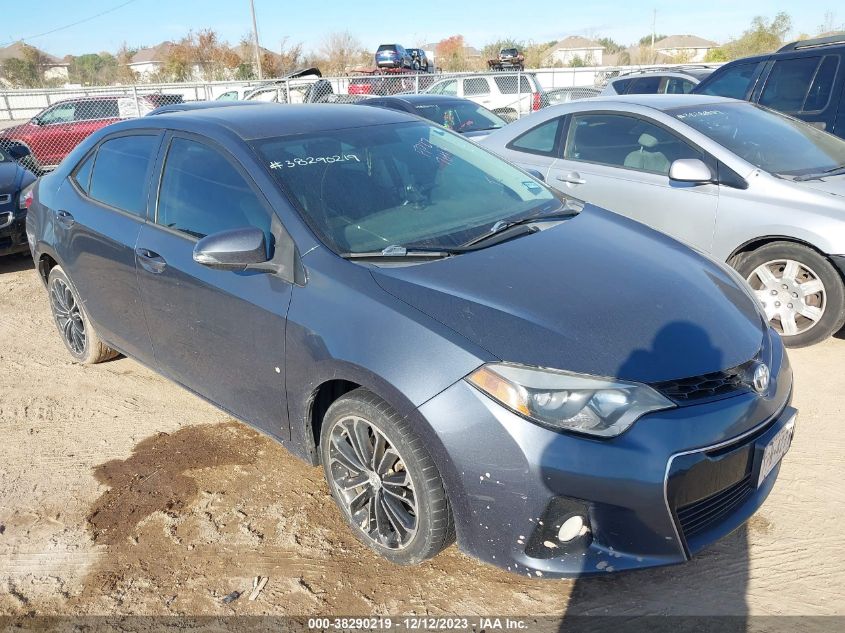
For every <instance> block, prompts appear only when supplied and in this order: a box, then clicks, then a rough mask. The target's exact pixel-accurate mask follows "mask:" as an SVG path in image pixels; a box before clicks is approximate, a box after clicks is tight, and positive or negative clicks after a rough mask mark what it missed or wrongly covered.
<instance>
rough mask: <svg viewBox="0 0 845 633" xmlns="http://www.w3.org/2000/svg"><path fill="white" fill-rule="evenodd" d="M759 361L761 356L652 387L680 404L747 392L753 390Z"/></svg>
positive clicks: (655, 384)
mask: <svg viewBox="0 0 845 633" xmlns="http://www.w3.org/2000/svg"><path fill="white" fill-rule="evenodd" d="M759 362H760V361H759V358H752V359H751V360H749V361H747V362H745V363H742V364H741V365H737V366H736V367H731V368H730V369H725V370H723V371H714V372H711V373H709V374H702V375H700V376H692V377H690V378H679V379H678V380H665V381H663V382H657V383H653V384H652V387H654V388H655V389H656V390H657V391H659V392H660V393H662V394H663V395H664V396H666V397H667V398H669V399H670V400H673V401H674V402H677V403H678V404H691V403H694V402H701V401H705V400H716V399H718V398H724V397H727V396H733V395H737V394H740V393H747V392H750V391H751V390H752V386H751V381H752V379H753V375H754V368H755V367H756V366H757V364H758V363H759Z"/></svg>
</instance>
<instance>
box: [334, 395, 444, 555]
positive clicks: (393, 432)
mask: <svg viewBox="0 0 845 633" xmlns="http://www.w3.org/2000/svg"><path fill="white" fill-rule="evenodd" d="M352 418H356V419H358V420H359V421H362V422H364V423H365V424H364V425H363V428H365V429H366V430H367V431H368V432H370V433H372V434H371V435H365V437H367V438H369V439H368V440H367V442H371V443H370V444H369V447H370V448H371V449H373V452H377V451H378V448H377V447H378V444H377V441H376V440H377V437H376V434H375V432H374V431H373V429H376V430H377V431H378V432H379V433H380V434H381V435H382V436H383V438H385V440H386V443H387V444H386V446H387V447H388V448H387V449H386V450H385V449H383V450H384V453H383V458H382V459H381V460H378V459H372V460H371V461H370V463H372V464H374V463H375V462H376V461H380V462H387V461H389V458H388V453H391V449H393V450H392V452H395V454H396V456H397V457H398V458H399V459H398V460H397V461H395V462H394V465H393V467H392V468H391V469H390V471H389V472H391V473H393V474H392V475H389V477H394V478H395V477H397V476H398V475H397V473H399V474H401V475H403V476H404V477H405V479H406V480H407V479H408V478H410V481H411V482H412V489H411V494H410V495H407V496H410V500H411V501H413V502H415V508H416V509H417V511H416V515H415V516H414V518H415V527H414V529H413V534H412V535H411V536H408V537H407V539H408V540H407V541H406V542H404V543H402V544H400V543H398V538H399V537H398V536H397V542H392V541H389V540H386V541H385V542H380V541H379V540H377V539H376V538H374V537H373V535H372V534H371V533H370V531H369V530H370V528H375V531H376V532H378V531H379V528H378V526H377V523H376V519H375V518H371V517H374V515H373V514H370V512H374V511H375V512H378V511H379V510H378V509H377V510H373V507H376V508H383V507H384V506H383V505H378V504H381V503H383V502H382V501H381V500H383V499H387V501H389V502H392V503H394V504H395V499H396V498H398V496H397V495H393V497H392V498H391V496H390V495H387V493H386V492H385V491H384V490H385V489H387V488H388V486H387V484H382V483H379V482H376V483H375V484H373V483H371V482H372V480H373V477H374V476H375V478H376V479H378V473H377V471H378V469H377V468H376V467H373V468H372V469H368V470H369V471H370V472H369V477H370V479H369V480H368V481H369V482H368V483H364V484H362V485H360V486H358V487H355V488H353V489H348V490H347V491H346V493H345V494H348V495H350V496H356V498H358V497H359V496H360V495H361V494H362V492H363V493H364V494H367V491H370V492H369V494H373V495H375V496H374V497H373V500H374V501H373V503H374V504H376V505H373V504H371V503H365V504H364V505H363V506H362V507H361V508H360V510H359V512H360V514H359V520H360V521H361V523H360V524H359V523H358V522H356V520H355V519H353V513H352V511H351V509H350V503H349V502H348V501H347V500H346V499H345V498H344V496H343V494H344V492H343V491H342V490H341V484H342V483H343V484H347V485H349V484H350V482H351V483H354V481H352V478H353V477H355V475H354V472H355V471H353V470H350V469H349V468H348V467H347V466H345V465H344V464H343V463H342V460H339V459H337V458H336V457H333V455H335V456H340V457H345V456H344V455H338V452H337V450H336V449H335V448H333V444H332V442H335V444H334V446H337V443H338V442H339V443H341V444H343V443H344V441H345V439H346V438H348V437H349V435H348V433H346V430H347V428H348V427H347V426H346V425H349V424H350V423H352V424H355V422H354V421H353V420H352ZM367 425H369V427H370V428H369V429H367ZM355 428H356V429H358V428H361V427H355ZM346 444H347V445H348V447H349V448H351V449H352V450H353V451H354V455H358V453H357V451H356V450H355V449H354V448H353V446H354V445H353V444H352V442H347V443H346ZM320 458H321V461H322V463H323V470H324V472H325V475H326V480H327V481H328V484H329V489H330V490H331V494H332V497H334V500H335V503H337V505H338V507H339V508H340V510H341V513H342V514H343V516H344V518H345V519H346V522H347V524H348V525H349V527H350V528H351V529H352V531H353V532H354V533H355V535H356V536H357V537H358V538H359V539H360V540H361V541H362V542H363V543H364V544H365V545H367V546H368V547H369V548H370V549H372V550H373V551H375V552H376V553H378V554H380V555H381V556H383V557H384V558H386V559H387V560H389V561H391V562H393V563H396V564H398V565H414V564H417V563H420V562H422V561H424V560H427V559H429V558H431V557H433V556H435V555H437V554H438V553H439V552H440V551H442V550H443V549H444V548H446V547H448V546H449V545H450V544H451V543H452V542H453V541H454V540H455V527H454V522H453V518H452V511H451V508H450V505H449V499H448V497H447V496H446V490H445V488H444V486H443V481H442V479H441V478H440V473H439V472H438V471H437V467H436V466H435V464H434V461H433V460H432V459H431V456H430V455H429V454H428V451H427V450H426V448H425V445H424V444H423V442H422V440H421V439H420V438H419V437H418V436H417V435H416V434H415V433H414V431H413V429H412V427H411V425H410V424H409V423H408V422H407V421H406V420H405V419H403V418H402V417H401V416H400V415H399V414H398V413H396V412H395V411H394V410H393V408H392V407H390V405H388V404H387V403H386V402H384V401H383V400H381V399H380V398H378V397H377V396H375V395H374V394H372V393H371V392H369V391H367V390H366V389H356V390H354V391H351V392H349V393H348V394H346V395H344V396H342V397H341V398H338V400H336V401H335V402H334V403H333V404H332V405H331V407H329V410H328V411H327V412H326V415H325V418H324V421H323V426H322V430H321V433H320ZM403 465H404V468H403V467H402V466H403ZM365 476H366V475H365ZM381 479H382V481H387V480H388V476H387V475H383V476H382V477H381ZM379 495H381V496H380V497H379ZM401 496H402V500H403V501H405V502H406V503H405V505H404V506H402V507H405V508H407V507H408V501H409V499H408V498H406V493H405V492H403V493H402V495H401ZM352 503H354V501H353V502H352ZM365 508H366V512H365V510H364V509H365ZM408 515H409V516H413V514H411V513H408ZM379 516H382V517H383V518H384V519H387V518H389V517H388V516H387V513H386V511H384V510H382V511H381V514H380V515H379ZM382 522H383V521H382ZM362 525H363V526H366V529H365V527H362ZM389 525H395V521H391V523H390V524H389ZM395 532H396V534H398V533H399V530H395Z"/></svg>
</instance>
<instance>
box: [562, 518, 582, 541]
mask: <svg viewBox="0 0 845 633" xmlns="http://www.w3.org/2000/svg"><path fill="white" fill-rule="evenodd" d="M583 528H584V517H582V516H581V515H580V514H576V515H575V516H571V517H569V518H568V519H567V520H566V521H564V522H563V525H561V526H560V529H559V530H558V531H557V538H558V540H559V541H560V542H561V543H568V542H569V541H571V540H572V539H574V538H578V537H579V536H580V535H581V530H582V529H583Z"/></svg>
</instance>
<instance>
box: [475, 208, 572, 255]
mask: <svg viewBox="0 0 845 633" xmlns="http://www.w3.org/2000/svg"><path fill="white" fill-rule="evenodd" d="M578 212H579V210H578V209H575V208H572V207H569V206H565V207H563V208H562V209H558V210H556V211H553V212H551V213H546V214H541V215H530V216H528V217H525V218H519V219H518V220H499V221H498V222H496V223H495V224H494V225H493V226H492V227H491V228H490V230H489V231H488V232H487V233H483V234H481V235H479V236H478V237H474V238H473V239H471V240H470V241H469V242H466V243H464V244H462V245H461V247H462V248H467V247H472V246H476V245H477V244H481V243H483V242H489V241H490V240H492V239H493V238H494V237H495V238H497V239H496V242H495V243H499V242H502V241H504V240H505V239H510V238H512V237H518V236H520V235H527V234H528V233H536V232H537V231H539V229H538V228H537V227H536V226H527V225H529V224H533V223H534V222H546V221H549V220H557V219H564V218H571V217H572V216H573V215H577V214H578ZM514 227H524V229H523V230H518V231H510V229H513V228H514ZM506 231H507V233H505V232H506ZM499 238H501V239H499Z"/></svg>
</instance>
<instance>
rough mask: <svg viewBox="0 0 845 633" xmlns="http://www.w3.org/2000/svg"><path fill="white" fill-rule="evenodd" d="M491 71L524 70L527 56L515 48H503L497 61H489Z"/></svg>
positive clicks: (488, 65)
mask: <svg viewBox="0 0 845 633" xmlns="http://www.w3.org/2000/svg"><path fill="white" fill-rule="evenodd" d="M487 68H489V69H490V70H524V69H525V56H524V55H523V54H522V53H520V52H519V51H518V50H517V49H515V48H503V49H502V50H500V51H499V56H498V57H497V58H496V59H488V60H487Z"/></svg>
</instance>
